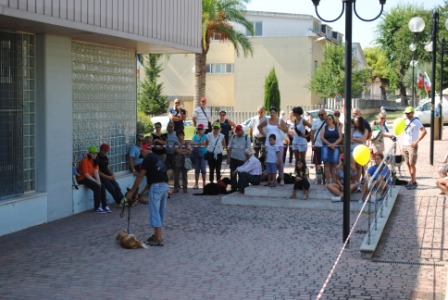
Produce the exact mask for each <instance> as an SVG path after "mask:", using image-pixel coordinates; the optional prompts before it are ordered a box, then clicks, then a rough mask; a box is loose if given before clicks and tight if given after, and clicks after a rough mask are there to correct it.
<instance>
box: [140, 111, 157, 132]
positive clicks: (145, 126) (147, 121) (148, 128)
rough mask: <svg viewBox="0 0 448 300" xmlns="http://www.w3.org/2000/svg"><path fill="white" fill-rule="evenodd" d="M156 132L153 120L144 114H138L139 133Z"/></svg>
mask: <svg viewBox="0 0 448 300" xmlns="http://www.w3.org/2000/svg"><path fill="white" fill-rule="evenodd" d="M153 131H154V127H153V125H152V122H151V118H150V117H149V116H148V115H146V114H145V113H144V112H138V113H137V133H141V134H147V133H151V132H153Z"/></svg>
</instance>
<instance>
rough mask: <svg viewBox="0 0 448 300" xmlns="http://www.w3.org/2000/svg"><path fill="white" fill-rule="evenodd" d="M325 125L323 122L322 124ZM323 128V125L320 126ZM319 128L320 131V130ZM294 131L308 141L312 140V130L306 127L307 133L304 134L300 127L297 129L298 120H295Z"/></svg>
mask: <svg viewBox="0 0 448 300" xmlns="http://www.w3.org/2000/svg"><path fill="white" fill-rule="evenodd" d="M322 125H323V124H322ZM320 128H322V126H321V127H320ZM320 128H319V131H320ZM294 131H295V132H296V133H297V135H298V136H301V137H303V138H304V139H306V141H307V142H309V141H311V134H310V131H309V130H307V129H305V135H303V134H302V133H301V132H300V131H299V130H298V129H297V123H296V120H294Z"/></svg>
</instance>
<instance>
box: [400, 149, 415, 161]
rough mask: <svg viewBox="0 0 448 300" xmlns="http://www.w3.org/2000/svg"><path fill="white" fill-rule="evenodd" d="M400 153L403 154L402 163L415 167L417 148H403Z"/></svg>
mask: <svg viewBox="0 0 448 300" xmlns="http://www.w3.org/2000/svg"><path fill="white" fill-rule="evenodd" d="M401 153H403V158H404V161H405V162H406V163H408V164H410V165H415V164H416V163H417V158H418V146H417V147H415V148H413V147H411V146H403V148H402V150H401Z"/></svg>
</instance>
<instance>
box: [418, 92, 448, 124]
mask: <svg viewBox="0 0 448 300" xmlns="http://www.w3.org/2000/svg"><path fill="white" fill-rule="evenodd" d="M437 102H438V100H437ZM437 102H436V105H437ZM442 115H443V121H444V123H445V122H447V121H448V101H447V100H446V99H445V98H443V102H442ZM414 117H417V118H419V119H420V122H422V124H423V125H430V124H431V99H426V101H424V102H423V103H422V104H420V105H419V106H417V107H416V108H415V113H414Z"/></svg>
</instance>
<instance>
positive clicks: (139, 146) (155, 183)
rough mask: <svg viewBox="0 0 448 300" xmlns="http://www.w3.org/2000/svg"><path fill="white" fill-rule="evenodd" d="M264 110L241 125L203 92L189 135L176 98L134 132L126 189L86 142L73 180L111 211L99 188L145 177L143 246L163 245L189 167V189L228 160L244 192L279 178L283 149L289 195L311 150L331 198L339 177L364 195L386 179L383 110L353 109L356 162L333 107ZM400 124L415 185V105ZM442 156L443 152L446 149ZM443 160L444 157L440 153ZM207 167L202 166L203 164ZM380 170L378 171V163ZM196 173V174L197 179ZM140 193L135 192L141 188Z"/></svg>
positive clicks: (302, 183) (119, 199)
mask: <svg viewBox="0 0 448 300" xmlns="http://www.w3.org/2000/svg"><path fill="white" fill-rule="evenodd" d="M267 112H268V115H266V109H265V108H264V107H263V106H259V107H257V115H256V116H254V117H253V118H252V120H251V122H250V123H249V132H244V130H243V128H242V126H241V125H236V124H235V123H234V122H233V121H232V120H230V119H228V118H227V113H226V112H225V111H220V112H219V117H218V118H216V119H215V120H214V119H213V117H212V114H211V110H210V108H209V107H207V99H206V98H202V99H201V101H200V105H199V106H198V107H197V108H196V109H195V110H194V112H193V126H194V127H195V134H194V136H193V137H192V139H191V141H187V140H186V139H185V132H184V121H185V119H186V115H187V112H186V111H185V109H183V108H182V103H181V101H179V100H178V99H176V100H175V101H174V107H173V108H170V110H169V117H170V121H169V123H168V125H167V131H166V132H165V133H163V132H162V131H161V129H162V125H161V124H160V123H158V122H157V123H155V124H154V130H155V131H154V132H153V133H151V134H150V135H148V136H146V137H144V136H143V135H141V134H138V135H137V136H136V141H135V144H133V145H132V146H131V147H130V151H129V170H130V172H131V173H132V174H133V175H134V176H135V182H134V184H133V186H132V188H131V189H130V191H129V192H128V193H127V194H126V195H125V196H123V193H122V192H121V189H120V187H119V185H118V183H117V182H116V180H115V177H114V174H113V172H112V171H111V169H110V168H109V166H108V158H107V153H108V151H109V150H110V147H109V145H107V144H102V145H101V146H100V150H98V149H97V147H96V146H91V147H89V148H88V154H87V155H86V157H85V158H84V159H83V160H82V161H81V162H80V164H79V168H78V173H79V176H78V182H79V183H80V184H84V185H85V186H86V187H88V188H89V189H91V190H92V191H93V194H94V210H95V211H96V212H98V213H109V212H111V210H110V208H109V206H108V205H107V201H106V192H105V191H106V190H107V191H109V193H110V194H111V195H112V197H113V198H114V201H115V202H116V203H117V204H122V203H123V199H126V198H129V197H132V195H133V194H134V193H138V191H139V187H140V184H141V183H142V182H143V180H144V178H145V177H146V181H147V184H146V189H147V190H149V203H150V210H151V212H150V214H151V215H150V216H151V226H152V227H154V228H155V231H154V235H152V236H151V237H150V238H148V240H147V242H148V243H149V244H150V245H154V246H162V245H163V238H162V236H161V227H162V226H163V216H164V212H165V206H166V199H167V198H169V197H171V195H172V194H176V193H179V192H180V191H182V192H184V193H187V192H188V180H187V174H188V172H189V171H190V170H191V169H193V170H194V185H193V187H192V188H193V189H199V188H200V183H201V187H202V188H203V187H204V186H205V185H206V184H207V182H206V181H207V180H206V179H207V170H208V183H215V182H216V183H219V182H220V180H221V178H222V169H221V168H222V166H223V160H224V159H225V162H226V164H225V168H226V167H227V166H228V167H229V169H230V170H229V171H230V172H229V174H230V182H231V184H230V191H229V192H240V193H244V191H245V189H246V188H247V187H248V186H250V185H260V184H262V182H263V181H265V183H264V185H265V186H269V187H271V188H275V187H277V186H283V185H285V178H286V177H285V173H284V165H285V162H286V159H287V152H289V162H290V163H292V161H293V159H294V176H292V177H291V178H289V177H290V176H289V177H288V178H286V179H288V183H291V184H292V185H291V194H290V198H292V199H295V198H296V195H297V191H298V190H301V191H302V199H303V200H306V199H308V197H309V190H310V187H311V185H312V184H313V182H316V181H313V180H311V178H310V172H309V168H308V167H307V163H306V157H307V153H308V151H311V165H312V166H313V167H314V168H315V169H316V174H317V170H319V169H320V168H323V183H324V184H325V187H326V188H327V189H328V191H330V192H331V193H332V194H333V197H332V198H331V200H332V201H334V202H336V201H342V196H343V193H344V182H345V181H347V182H349V184H350V191H351V192H356V191H359V192H361V199H365V198H366V197H367V194H368V189H369V187H371V185H372V184H375V185H376V186H377V187H382V188H384V187H385V186H386V185H387V183H389V182H390V180H391V179H390V178H391V176H390V171H388V170H389V169H388V168H387V166H385V164H384V163H383V164H382V165H381V166H380V165H379V164H380V163H381V162H382V161H383V158H384V151H385V147H384V143H385V139H386V138H392V139H395V136H394V134H393V133H392V131H391V130H390V128H388V127H387V124H386V118H387V113H386V111H385V110H384V109H381V110H380V112H379V114H378V116H377V118H376V119H375V121H373V122H372V123H369V122H368V121H367V120H365V119H364V118H363V116H362V114H361V110H360V109H359V108H354V109H353V110H352V119H351V122H348V123H347V124H350V126H351V130H350V133H351V136H350V141H351V144H350V151H351V152H353V150H354V149H355V148H356V146H358V145H366V146H368V147H369V148H370V149H371V152H372V155H371V156H372V167H370V168H367V166H361V165H359V164H358V163H357V162H356V161H355V160H354V159H353V156H351V157H349V158H345V157H344V154H343V153H344V151H343V147H344V143H343V141H344V128H343V126H344V123H343V121H342V120H341V117H342V115H341V112H340V111H339V110H335V111H333V113H330V114H327V111H326V110H325V109H320V110H319V111H318V114H317V118H315V119H313V118H312V116H311V115H310V113H309V112H304V110H303V109H302V108H301V107H294V108H293V109H292V110H291V111H290V112H289V114H288V117H287V118H286V119H285V118H284V117H283V115H286V114H285V113H284V112H283V111H282V112H281V113H280V114H279V112H278V110H277V109H276V108H274V107H272V108H269V110H268V111H267ZM404 113H405V115H406V120H405V122H406V127H405V129H404V134H403V141H402V155H403V158H404V161H405V162H406V164H407V166H408V169H409V173H410V176H411V180H410V182H409V183H408V185H407V186H406V188H408V189H410V190H412V189H415V188H416V187H417V181H416V162H417V157H418V143H419V142H420V141H421V140H422V139H423V138H424V137H425V135H426V130H425V128H424V127H423V125H422V124H421V122H420V121H419V120H418V119H417V118H414V116H413V114H414V109H413V108H412V107H407V108H406V110H405V111H404ZM447 157H448V156H447ZM345 159H348V160H350V172H349V173H350V178H348V179H345V178H344V174H345V171H344V168H345V166H346V164H345V163H344V161H345ZM446 161H447V162H448V158H447V160H446ZM207 166H208V168H207ZM380 169H381V170H380ZM440 172H441V174H444V175H445V176H443V178H442V179H443V180H442V179H441V180H439V181H437V183H436V184H437V186H439V188H440V189H441V190H442V192H443V193H445V194H447V195H448V175H447V172H448V167H446V168H445V171H444V173H443V172H442V170H441V171H440ZM170 177H173V179H174V185H173V187H172V188H170V187H169V186H168V179H169V178H170ZM199 179H201V181H200V180H199ZM140 194H141V192H140Z"/></svg>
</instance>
